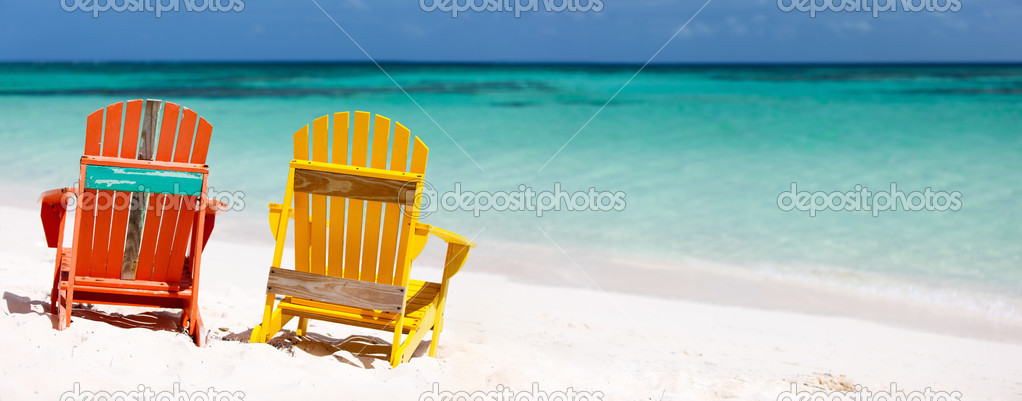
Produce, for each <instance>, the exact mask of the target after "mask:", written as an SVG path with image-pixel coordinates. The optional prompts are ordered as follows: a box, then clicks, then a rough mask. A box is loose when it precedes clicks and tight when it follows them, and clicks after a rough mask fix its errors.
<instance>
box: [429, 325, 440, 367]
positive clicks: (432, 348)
mask: <svg viewBox="0 0 1022 401" xmlns="http://www.w3.org/2000/svg"><path fill="white" fill-rule="evenodd" d="M439 344H440V322H439V321H438V322H436V323H433V336H432V337H430V339H429V356H431V357H433V358H436V348H437V346H439Z"/></svg>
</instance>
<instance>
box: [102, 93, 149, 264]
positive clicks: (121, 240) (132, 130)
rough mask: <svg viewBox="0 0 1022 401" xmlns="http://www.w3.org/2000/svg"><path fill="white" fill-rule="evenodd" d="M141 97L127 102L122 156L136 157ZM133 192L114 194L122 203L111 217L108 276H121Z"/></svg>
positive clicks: (107, 262)
mask: <svg viewBox="0 0 1022 401" xmlns="http://www.w3.org/2000/svg"><path fill="white" fill-rule="evenodd" d="M142 103H143V101H142V100H141V99H136V100H131V101H129V102H128V103H127V107H126V108H125V112H124V128H123V131H124V133H123V134H122V137H121V158H125V159H134V158H135V152H136V151H137V149H138V128H139V122H140V121H141V120H142ZM133 195H134V194H133V193H131V192H123V191H117V193H116V194H115V195H114V196H115V198H114V204H115V205H120V207H117V208H115V209H114V211H113V216H112V217H111V219H110V224H111V226H110V241H109V246H108V248H107V260H106V276H107V277H120V273H121V270H122V268H123V265H124V263H123V262H124V249H125V238H126V237H127V231H128V219H129V217H130V213H131V210H130V209H129V208H128V207H127V206H130V205H131V198H132V196H133Z"/></svg>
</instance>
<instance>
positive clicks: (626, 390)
mask: <svg viewBox="0 0 1022 401" xmlns="http://www.w3.org/2000/svg"><path fill="white" fill-rule="evenodd" d="M224 231H225V232H227V231H229V230H224ZM217 234H224V232H214V235H213V237H212V240H211V242H210V243H209V245H208V247H207V248H206V251H205V253H204V256H203V270H202V287H201V288H202V289H201V300H202V304H201V308H202V313H203V318H204V321H205V323H206V327H207V329H208V330H209V334H208V335H209V336H210V337H209V339H210V341H209V344H208V346H207V347H204V348H197V347H195V346H194V345H193V344H192V341H191V340H190V339H189V338H188V336H187V335H185V334H181V333H179V332H177V328H176V321H177V315H176V313H175V312H168V311H158V310H149V309H140V308H120V307H107V306H96V307H94V308H91V309H89V310H82V311H76V312H75V314H74V318H73V322H72V324H71V327H70V328H69V329H68V330H65V331H57V330H56V329H55V328H54V327H55V318H54V316H52V315H50V314H48V313H47V306H48V302H49V299H48V298H49V290H50V283H51V280H52V273H53V267H52V266H53V262H54V252H53V251H52V250H51V249H47V248H46V246H45V241H44V237H43V234H42V230H41V227H40V224H39V222H38V213H37V212H36V211H35V210H31V209H24V208H19V207H11V206H4V207H2V208H0V293H2V294H3V295H2V296H3V301H2V302H0V333H2V334H0V336H2V344H3V353H2V358H0V360H2V361H3V362H2V363H0V400H29V399H34V400H46V399H54V400H55V399H69V398H61V397H62V396H63V395H67V394H68V392H69V391H70V392H72V393H70V394H75V393H74V390H76V389H77V390H78V391H79V392H78V393H77V394H85V393H87V392H101V391H106V392H111V393H112V392H116V391H125V392H131V391H141V390H143V389H145V390H149V391H152V392H155V393H157V394H160V392H161V391H173V390H175V389H179V390H180V391H184V392H193V393H190V394H191V395H192V398H191V399H207V398H201V397H199V396H197V395H196V394H198V392H203V393H206V392H207V391H210V388H213V390H214V391H217V392H225V393H216V394H219V395H221V396H224V397H227V395H226V394H231V397H235V398H234V399H239V397H240V398H241V399H245V400H270V399H327V398H329V399H357V400H415V399H431V398H430V397H429V396H430V394H431V393H432V392H434V391H435V390H439V391H440V392H451V393H449V394H453V393H454V392H458V391H465V392H467V393H468V394H471V393H473V392H501V391H504V394H508V393H507V392H508V391H509V392H512V394H516V393H518V392H523V391H524V392H533V391H534V389H538V390H539V391H543V392H546V393H548V394H568V393H556V392H567V391H568V390H569V388H570V389H571V390H572V391H574V392H576V398H575V399H585V398H580V397H578V396H577V395H578V394H586V395H590V396H593V397H594V398H592V399H603V400H731V399H734V400H775V399H778V396H779V395H781V394H782V393H783V392H785V391H788V390H790V388H791V383H796V384H797V385H798V387H797V388H798V390H799V391H802V390H806V391H818V390H819V391H835V390H845V391H847V390H851V391H859V389H868V390H869V391H873V392H876V391H888V390H889V388H890V386H891V384H892V383H894V384H895V385H896V386H897V389H898V391H904V392H905V393H906V394H907V393H910V392H913V391H918V392H923V391H924V390H926V389H930V390H931V391H933V392H940V391H943V392H947V393H948V394H955V395H957V396H959V397H960V398H958V399H963V400H1019V399H1022V364H1020V363H1019V361H1022V341H1017V340H1018V338H1017V337H1016V338H1015V340H1016V341H1014V342H1013V341H1011V339H1010V338H1008V339H1006V340H1002V341H994V340H989V339H981V338H976V337H982V336H972V338H970V336H968V335H951V334H947V333H945V331H946V330H939V329H935V330H931V332H928V331H922V329H923V328H925V325H924V326H919V327H904V326H898V325H892V324H887V323H883V322H876V321H875V320H876V319H871V320H866V319H863V318H853V317H838V316H837V315H836V314H835V313H830V314H834V315H835V316H827V315H828V313H827V312H834V310H819V309H818V308H817V310H812V309H813V308H811V307H807V308H803V309H802V310H801V311H800V310H799V309H800V308H788V309H791V310H794V311H791V312H788V311H783V310H781V309H784V304H785V302H778V303H775V304H773V305H766V307H765V308H753V307H748V306H736V305H735V304H739V305H740V304H742V302H716V301H719V300H715V299H712V297H710V298H708V299H705V300H706V301H707V302H697V301H689V300H669V299H664V298H654V297H642V296H636V295H627V294H622V293H615V292H610V291H601V290H598V289H579V288H569V287H558V286H554V285H541V284H524V283H522V282H521V281H522V280H511V279H509V278H507V277H504V276H501V275H497V274H492V273H483V271H493V270H495V269H493V266H490V267H488V268H483V267H482V266H480V264H482V263H497V262H498V261H497V260H495V259H487V258H480V260H473V259H472V257H471V256H470V258H469V264H468V265H467V266H466V268H465V269H464V270H463V271H462V273H460V274H459V275H458V276H457V277H455V279H454V282H453V286H452V288H451V293H450V294H449V298H448V301H449V304H448V310H447V314H446V318H447V323H446V326H445V330H444V333H443V336H442V337H441V343H440V346H439V353H438V354H439V358H430V357H427V356H425V355H424V353H425V349H426V348H427V347H428V339H427V341H424V344H423V345H422V346H420V349H419V350H418V352H417V354H418V356H416V357H414V358H412V360H411V361H410V362H409V363H406V364H402V365H400V366H399V367H398V368H396V369H391V368H389V366H388V364H387V363H386V361H385V360H383V359H379V358H375V357H373V356H372V353H373V352H374V351H377V350H379V349H380V347H379V346H374V342H375V343H377V344H389V343H388V341H389V334H387V333H383V332H376V331H371V330H363V329H357V328H353V327H348V326H341V325H334V324H328V323H319V322H313V323H312V324H311V326H310V333H311V334H310V335H309V336H308V337H306V338H298V337H296V336H294V335H293V331H289V332H288V333H292V335H291V336H279V337H278V338H277V339H276V340H275V341H273V343H274V344H275V345H276V347H275V346H274V345H271V344H248V343H247V339H248V333H249V330H250V329H251V328H252V326H254V325H255V324H256V323H257V322H258V321H259V320H260V316H261V313H262V302H263V294H264V289H265V279H266V272H267V266H268V265H269V262H270V257H271V254H272V249H271V247H269V246H266V244H255V243H253V244H238V243H233V242H230V241H227V240H226V238H225V236H224V235H217ZM267 236H269V234H268V233H267ZM430 246H431V247H436V246H438V245H437V244H431V245H430ZM434 254H435V252H434ZM431 255H432V254H431V253H429V252H427V253H426V254H424V255H423V257H421V258H420V259H421V260H419V261H418V262H417V263H418V264H419V265H417V266H415V270H414V272H413V277H415V276H419V277H433V276H438V275H439V270H438V269H437V268H436V267H435V266H437V265H439V264H440V259H439V258H432V257H431ZM558 263H559V262H558ZM583 263H584V262H583ZM687 277H688V279H690V280H697V279H699V278H700V277H703V279H704V280H709V278H706V277H709V276H705V275H701V274H695V273H693V274H690V275H688V276H687ZM715 280H723V281H722V282H727V279H726V278H722V277H716V278H715ZM735 280H737V279H735ZM735 282H736V283H738V284H736V285H739V286H749V285H751V284H749V283H748V282H741V281H740V280H738V281H735ZM669 285H670V283H662V285H661V290H663V289H664V288H670V287H669ZM699 287H700V285H699V283H698V282H685V283H678V285H677V287H676V288H678V291H686V290H687V289H690V288H692V289H694V288H699ZM741 288H745V287H741ZM693 291H695V290H693ZM773 293H775V294H777V296H785V294H783V291H773ZM789 295H790V294H789ZM787 302H788V303H797V302H811V299H808V300H807V299H804V298H797V297H796V298H789V301H787ZM722 304H728V305H722ZM867 306H872V305H864V308H865V307H867ZM920 308H922V307H920ZM767 309H772V310H767ZM933 313H935V314H937V315H939V314H940V313H939V311H938V312H933ZM867 317H868V316H867ZM977 319H978V318H977ZM979 320H980V321H982V319H979ZM983 324H987V325H992V326H997V322H993V323H991V322H990V321H989V320H987V321H984V323H983ZM293 326H294V323H291V326H290V327H289V328H290V329H291V330H293V329H294V327H293ZM1009 326H1010V325H1009ZM1009 328H1010V327H1009ZM967 331H968V330H964V331H963V332H967ZM1003 333H1013V331H1010V330H1009V331H1005V332H1003ZM534 386H535V387H534ZM586 392H588V393H586ZM953 392H958V393H953ZM530 394H533V393H530ZM491 395H492V393H491ZM197 397H199V398H197ZM212 399H219V398H212ZM222 399H229V398H222ZM433 399H439V398H433ZM496 399H499V398H496ZM522 399H527V398H522ZM952 399H954V398H952Z"/></svg>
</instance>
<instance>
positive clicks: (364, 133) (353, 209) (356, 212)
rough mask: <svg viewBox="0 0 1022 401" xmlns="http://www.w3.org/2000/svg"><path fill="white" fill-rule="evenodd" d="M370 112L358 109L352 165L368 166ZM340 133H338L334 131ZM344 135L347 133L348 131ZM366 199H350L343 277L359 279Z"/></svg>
mask: <svg viewBox="0 0 1022 401" xmlns="http://www.w3.org/2000/svg"><path fill="white" fill-rule="evenodd" d="M369 118H370V116H369V113H366V112H360V111H356V112H355V116H354V121H355V123H354V125H353V126H352V136H351V163H350V165H352V166H358V167H368V163H367V162H368V157H369ZM334 135H335V136H336V135H338V133H336V132H335V133H334ZM342 135H347V132H345V133H343V134H342ZM365 204H366V203H365V201H362V200H357V199H348V219H347V221H346V224H345V226H346V231H345V233H344V235H345V237H346V238H345V244H344V266H343V270H344V274H343V276H342V277H344V278H347V279H353V280H358V278H359V262H360V261H361V258H362V220H363V214H364V211H365Z"/></svg>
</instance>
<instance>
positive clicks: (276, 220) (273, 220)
mask: <svg viewBox="0 0 1022 401" xmlns="http://www.w3.org/2000/svg"><path fill="white" fill-rule="evenodd" d="M281 209H283V207H282V206H281V205H280V204H279V203H271V204H270V232H272V233H273V238H277V225H278V224H280V211H281ZM287 213H288V217H289V218H292V219H293V218H295V211H294V210H293V209H290V208H289V209H287Z"/></svg>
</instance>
